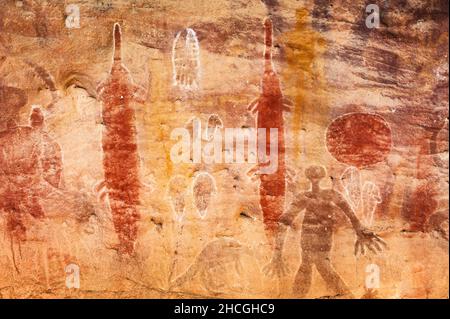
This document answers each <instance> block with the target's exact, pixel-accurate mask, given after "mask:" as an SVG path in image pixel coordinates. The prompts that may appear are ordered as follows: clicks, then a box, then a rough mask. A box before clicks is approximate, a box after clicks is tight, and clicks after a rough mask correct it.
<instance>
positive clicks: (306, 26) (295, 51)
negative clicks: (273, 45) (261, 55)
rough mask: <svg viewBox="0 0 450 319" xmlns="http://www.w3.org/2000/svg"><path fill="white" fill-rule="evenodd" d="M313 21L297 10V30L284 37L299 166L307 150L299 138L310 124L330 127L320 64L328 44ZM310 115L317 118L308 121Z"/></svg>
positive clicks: (294, 150)
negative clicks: (304, 149) (315, 28)
mask: <svg viewBox="0 0 450 319" xmlns="http://www.w3.org/2000/svg"><path fill="white" fill-rule="evenodd" d="M310 19H311V18H310V16H309V13H308V11H307V10H306V9H299V10H297V12H296V24H295V30H293V31H291V32H288V33H285V34H284V35H283V36H282V40H283V42H284V44H285V46H284V47H285V48H284V49H285V56H284V57H285V61H286V63H287V68H284V70H283V73H282V76H283V79H284V81H285V83H286V86H287V87H291V88H292V89H290V90H288V91H286V94H287V95H288V96H291V97H292V98H293V99H294V102H295V107H294V110H293V114H292V119H291V121H292V123H291V125H290V126H289V130H290V132H291V133H292V137H293V138H292V152H293V153H292V154H293V160H294V161H295V162H296V163H298V160H299V157H300V153H302V147H304V145H301V141H300V139H299V138H298V137H299V134H300V132H301V130H302V129H304V130H305V129H306V126H307V124H308V123H309V122H317V121H318V119H319V118H320V121H321V122H320V123H316V124H318V125H326V122H327V121H328V113H329V112H328V105H327V102H326V96H325V81H324V77H323V75H322V73H323V71H322V70H323V67H322V66H321V62H320V61H321V60H320V55H321V54H322V52H324V51H325V44H326V43H325V40H324V39H323V38H322V37H321V35H320V34H319V33H318V32H316V31H314V29H313V28H312V27H311V22H310ZM287 83H289V85H287ZM307 115H309V116H311V115H313V116H314V117H313V118H309V117H308V118H306V116H307ZM323 117H326V118H323ZM318 147H323V145H318Z"/></svg>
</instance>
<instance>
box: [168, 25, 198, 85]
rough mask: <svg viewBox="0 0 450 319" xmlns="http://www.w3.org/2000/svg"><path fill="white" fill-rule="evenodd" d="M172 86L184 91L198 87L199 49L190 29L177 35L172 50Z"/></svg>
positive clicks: (193, 32)
mask: <svg viewBox="0 0 450 319" xmlns="http://www.w3.org/2000/svg"><path fill="white" fill-rule="evenodd" d="M172 67H173V85H174V86H177V87H179V88H181V89H183V90H186V91H194V90H197V89H198V88H199V86H200V47H199V44H198V39H197V35H196V34H195V31H194V30H192V29H189V28H187V29H185V30H183V31H180V32H178V33H177V35H176V37H175V40H174V42H173V48H172Z"/></svg>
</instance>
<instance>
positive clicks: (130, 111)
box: [97, 23, 140, 255]
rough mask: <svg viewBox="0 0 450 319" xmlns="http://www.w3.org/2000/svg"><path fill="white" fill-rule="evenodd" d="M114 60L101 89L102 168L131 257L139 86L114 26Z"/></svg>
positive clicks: (123, 249) (123, 247)
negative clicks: (129, 69)
mask: <svg viewBox="0 0 450 319" xmlns="http://www.w3.org/2000/svg"><path fill="white" fill-rule="evenodd" d="M113 36H114V60H113V64H112V67H111V71H110V74H109V76H108V78H107V79H106V80H105V81H104V82H103V83H102V84H100V86H99V87H98V89H97V90H98V96H99V99H100V100H101V101H102V103H103V108H102V119H103V125H104V126H103V136H102V148H103V169H104V174H105V181H104V182H103V183H102V184H101V187H103V188H105V193H104V194H105V195H107V196H108V198H109V205H110V208H111V214H112V217H113V223H114V229H115V231H116V233H117V235H118V238H119V245H118V247H117V250H118V252H119V254H120V255H132V254H133V253H134V245H135V241H136V238H137V231H138V227H137V221H138V220H139V218H140V215H139V211H138V207H137V206H138V204H139V192H140V182H139V166H138V164H139V155H138V149H137V142H136V126H135V124H134V122H135V111H134V108H133V106H132V102H134V101H140V100H138V99H137V98H136V96H137V95H136V93H137V92H138V90H139V87H138V86H136V85H135V84H134V83H133V79H132V78H131V76H130V72H129V71H128V69H127V68H126V67H125V66H124V65H123V63H122V56H121V38H122V35H121V30H120V26H119V24H117V23H116V24H115V25H114V34H113Z"/></svg>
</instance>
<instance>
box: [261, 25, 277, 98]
mask: <svg viewBox="0 0 450 319" xmlns="http://www.w3.org/2000/svg"><path fill="white" fill-rule="evenodd" d="M264 30H265V39H264V42H265V48H264V75H263V80H262V94H263V95H264V96H266V97H279V96H281V87H280V80H279V79H278V76H277V74H276V73H275V70H274V67H273V62H272V42H273V35H272V34H273V27H272V21H271V20H270V18H266V19H265V20H264Z"/></svg>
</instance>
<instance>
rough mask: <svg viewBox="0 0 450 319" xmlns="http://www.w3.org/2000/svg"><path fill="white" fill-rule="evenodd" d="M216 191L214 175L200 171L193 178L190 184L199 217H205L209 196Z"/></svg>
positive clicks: (209, 201) (209, 200)
mask: <svg viewBox="0 0 450 319" xmlns="http://www.w3.org/2000/svg"><path fill="white" fill-rule="evenodd" d="M215 192H216V183H215V181H214V177H212V176H211V175H210V174H209V173H207V172H201V173H199V174H197V175H196V176H195V178H194V181H193V184H192V194H193V195H194V204H195V207H196V208H197V212H198V214H199V216H200V218H202V219H203V218H205V217H206V214H207V210H208V207H209V204H210V203H211V197H212V195H213V194H214V193H215Z"/></svg>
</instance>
